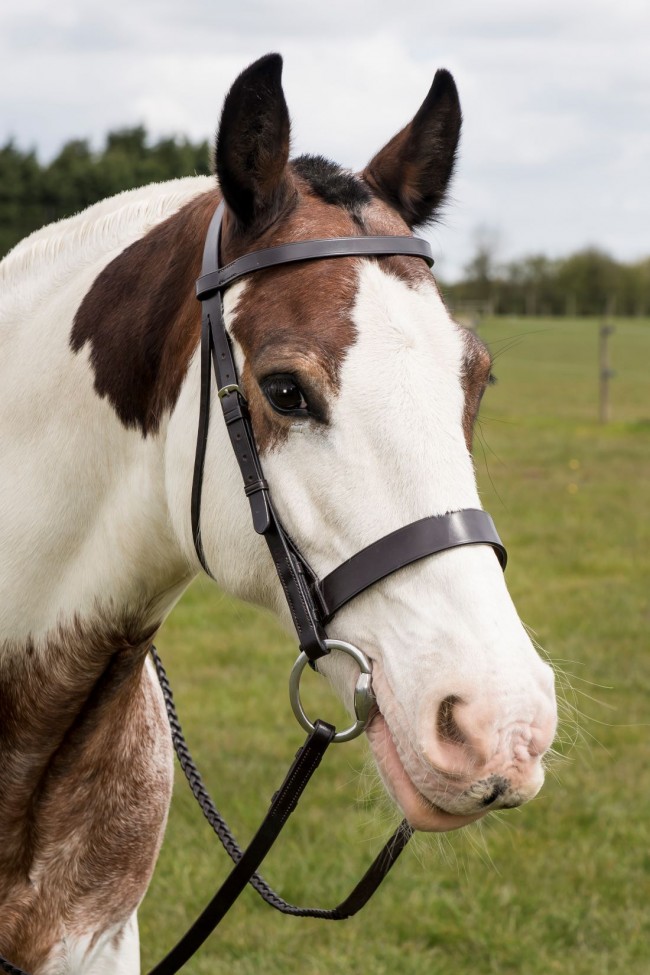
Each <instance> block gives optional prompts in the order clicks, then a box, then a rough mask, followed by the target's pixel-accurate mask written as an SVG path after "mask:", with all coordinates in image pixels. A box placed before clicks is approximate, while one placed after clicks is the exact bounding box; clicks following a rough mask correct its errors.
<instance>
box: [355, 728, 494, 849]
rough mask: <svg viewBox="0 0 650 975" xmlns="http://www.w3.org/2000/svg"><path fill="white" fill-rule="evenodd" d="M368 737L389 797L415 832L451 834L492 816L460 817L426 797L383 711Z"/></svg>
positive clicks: (481, 813) (475, 814) (480, 812)
mask: <svg viewBox="0 0 650 975" xmlns="http://www.w3.org/2000/svg"><path fill="white" fill-rule="evenodd" d="M366 734H367V735H368V741H369V742H370V747H371V749H372V752H373V756H374V758H375V762H376V763H377V768H378V769H379V774H380V775H381V778H382V780H383V783H384V785H385V787H386V789H387V791H388V793H389V794H390V796H391V797H392V799H393V800H394V801H395V803H396V804H397V805H398V806H399V807H400V809H401V810H402V812H403V813H404V816H405V818H406V819H407V821H408V822H409V823H410V825H411V826H412V827H413V828H414V829H419V830H421V831H423V832H429V833H431V832H434V833H444V832H449V831H450V830H452V829H460V828H461V827H462V826H468V825H469V824H470V823H474V822H476V820H477V819H480V818H481V817H482V816H485V815H486V813H487V812H488V810H487V809H482V810H481V811H479V812H475V813H472V814H471V815H465V816H462V815H457V814H456V813H450V812H447V811H446V810H445V809H443V808H441V807H440V806H437V805H435V803H433V802H432V801H431V800H430V799H428V798H427V797H426V796H425V795H423V794H422V793H421V792H420V790H419V789H418V788H417V787H416V786H415V784H414V783H413V781H412V780H411V778H410V776H409V774H408V772H407V771H406V769H405V768H404V765H403V763H402V760H401V758H400V756H399V752H398V750H397V746H396V745H395V741H394V739H393V736H392V734H391V731H390V728H389V727H388V722H387V721H386V719H385V718H384V716H383V714H382V713H381V711H380V710H377V711H376V712H375V715H374V717H373V718H372V719H371V721H370V724H369V725H368V727H367V729H366Z"/></svg>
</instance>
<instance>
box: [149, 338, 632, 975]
mask: <svg viewBox="0 0 650 975" xmlns="http://www.w3.org/2000/svg"><path fill="white" fill-rule="evenodd" d="M597 325H598V323H596V322H590V321H567V322H565V321H552V320H539V319H534V320H530V319H528V320H519V321H515V320H512V321H511V320H493V321H489V322H487V323H486V324H485V326H484V327H483V329H482V333H481V334H482V335H483V337H484V338H485V339H486V341H488V343H489V344H490V346H491V347H492V349H493V351H494V353H495V355H496V362H495V367H494V371H495V373H496V374H497V376H498V379H499V382H498V385H497V386H496V387H494V388H491V389H490V390H489V391H488V392H487V394H486V397H485V400H484V404H483V408H482V414H481V421H480V428H479V430H478V431H477V439H476V444H475V456H476V464H477V469H478V475H479V480H480V484H481V490H482V496H483V501H484V504H485V507H486V508H487V509H488V510H489V511H490V512H491V513H492V514H493V516H494V517H495V520H496V522H497V525H498V527H499V530H500V532H501V535H502V537H503V538H504V540H505V541H506V543H507V545H508V548H509V553H510V564H509V567H508V582H509V586H510V589H511V592H512V594H513V596H514V599H515V602H516V604H517V606H518V609H519V611H520V614H521V616H522V618H523V619H524V621H525V622H526V623H527V624H529V625H530V626H531V627H532V628H533V630H534V631H535V635H536V638H537V639H538V640H539V642H540V643H541V644H542V645H543V646H544V647H545V648H546V650H547V651H548V653H549V654H550V656H551V658H552V659H553V660H554V661H556V662H557V664H558V667H559V680H560V685H561V692H562V694H563V699H564V701H565V702H566V703H565V705H564V707H563V712H564V720H563V724H562V729H561V733H560V738H559V742H558V751H559V752H560V753H561V756H560V757H559V758H558V759H556V760H554V761H553V764H552V767H551V770H550V772H549V775H548V778H547V783H546V786H545V788H544V790H543V791H542V794H541V796H540V797H539V798H538V800H536V801H535V802H534V803H532V804H530V805H529V806H526V807H524V808H523V809H521V810H513V811H510V812H503V813H500V814H498V815H492V816H490V817H488V819H487V820H486V821H485V822H484V824H483V825H479V826H476V827H470V828H469V829H468V830H465V831H462V832H461V833H454V834H448V835H446V836H444V837H440V838H435V837H421V838H418V840H417V842H416V843H415V844H414V845H413V849H412V850H407V852H406V853H405V855H404V856H403V857H402V859H401V861H400V862H399V863H398V864H397V866H396V868H395V870H394V872H393V873H392V874H391V876H390V877H389V878H388V880H387V881H386V883H385V884H384V886H383V887H382V888H381V890H380V891H379V893H378V894H377V895H376V898H375V899H374V901H372V902H371V904H370V905H368V907H367V908H366V909H365V910H364V911H363V912H362V913H361V914H360V915H359V916H357V917H356V918H355V919H353V920H350V921H346V922H343V923H336V924H332V923H328V922H319V921H312V920H299V919H294V918H285V917H282V916H280V915H278V914H276V913H275V912H273V911H271V909H270V908H268V907H266V906H265V905H263V904H262V903H261V902H260V901H259V900H258V899H257V898H256V896H255V895H254V894H253V893H252V892H251V891H250V890H249V891H247V892H246V893H245V894H244V896H243V897H242V899H241V900H240V902H239V903H238V904H237V906H236V907H235V908H234V910H233V911H232V912H231V914H230V915H229V916H228V917H227V919H226V920H225V922H224V923H223V925H222V927H221V928H220V929H219V932H218V933H217V934H216V935H214V936H213V938H212V939H211V940H210V942H209V943H208V945H207V946H205V947H204V948H203V950H202V951H201V952H200V954H199V955H198V956H197V958H196V959H195V960H194V961H192V962H191V963H190V965H189V966H188V967H187V969H186V970H187V972H188V973H194V975H199V973H201V975H208V973H210V975H226V973H228V975H253V973H263V975H276V973H277V975H280V973H282V975H286V973H291V972H300V973H302V975H330V973H332V975H333V973H344V975H347V973H360V972H371V973H372V975H384V973H385V975H389V973H390V975H393V973H400V975H402V973H403V975H425V973H426V975H443V973H444V975H452V973H453V975H470V973H471V975H475V973H476V972H481V973H495V975H496V973H499V975H508V973H512V975H515V973H516V975H549V973H555V972H559V973H562V975H647V973H650V815H649V811H648V805H649V798H650V761H649V759H648V744H647V743H648V738H649V737H650V640H649V639H648V629H649V623H650V590H649V587H648V579H649V578H650V519H649V518H648V507H649V505H648V502H649V500H650V487H649V485H650V383H649V381H648V363H649V362H650V323H649V322H638V321H625V322H619V323H618V326H617V331H616V333H615V335H614V336H613V339H612V364H613V366H614V368H615V369H616V370H617V376H616V378H615V379H614V380H613V382H612V410H613V422H612V423H611V424H610V425H609V426H607V427H602V426H600V425H599V424H598V423H597V421H596V416H597ZM158 645H159V648H160V650H161V653H162V655H163V659H164V660H165V663H166V665H167V667H168V670H169V672H170V676H171V678H172V682H173V686H174V690H175V694H176V698H177V703H178V706H179V710H180V714H181V719H182V721H183V724H184V727H185V730H186V732H187V735H188V739H189V741H190V744H191V746H192V748H193V749H194V751H195V753H196V757H197V760H198V761H199V764H200V766H201V768H202V770H203V772H204V774H205V777H206V779H207V781H208V783H209V784H210V787H211V789H212V791H213V794H214V795H215V797H216V798H217V800H218V803H219V805H220V807H221V809H222V811H223V812H224V814H225V815H226V816H227V818H228V819H229V821H231V823H232V825H233V826H234V827H235V830H236V833H237V835H238V836H239V837H240V839H241V840H246V839H248V838H249V837H250V836H251V834H252V832H253V830H254V828H255V826H256V824H257V823H258V822H259V820H260V818H261V817H262V815H263V813H264V811H265V808H266V804H267V802H268V800H269V797H270V795H271V793H272V792H273V791H274V789H275V788H276V787H277V785H278V783H279V782H280V781H281V779H282V777H283V774H284V772H285V770H286V767H287V765H288V763H289V761H290V759H291V757H292V755H293V753H294V751H295V749H296V748H297V746H298V745H299V743H300V741H301V740H302V734H301V732H300V730H299V728H298V726H297V725H296V723H295V721H294V719H293V717H292V716H291V713H290V710H289V704H288V700H287V693H286V681H287V676H288V669H289V665H290V663H291V662H292V660H293V658H294V655H295V645H294V643H293V642H292V641H291V640H289V639H287V637H286V636H284V634H282V633H281V631H280V630H279V628H278V626H277V625H276V624H275V622H274V621H273V620H272V619H271V618H270V617H269V616H268V615H266V614H263V613H260V612H258V611H257V610H254V609H252V608H251V607H248V606H244V605H242V604H241V603H236V602H234V601H232V600H230V599H228V598H226V597H225V596H223V595H221V594H219V593H216V592H215V590H214V589H213V588H212V587H210V586H208V585H207V584H205V583H201V584H198V585H196V586H195V587H193V588H192V590H191V591H190V592H188V594H187V595H186V597H185V599H184V600H183V601H182V602H181V604H180V605H179V606H178V608H177V609H176V610H175V612H174V613H173V615H172V617H171V619H170V620H169V621H168V623H167V624H166V626H165V629H164V632H163V633H162V635H161V637H160V639H159V641H158ZM316 681H317V678H315V677H314V678H313V679H312V683H313V684H314V685H315V684H316ZM312 695H313V696H312V700H315V699H316V698H318V701H319V705H320V707H321V709H322V711H323V714H324V716H326V715H328V714H330V713H332V711H331V709H332V708H333V707H335V705H334V704H333V703H332V702H331V698H330V697H329V696H328V694H327V692H326V691H325V690H324V689H318V690H314V691H313V692H312ZM312 706H313V707H314V708H316V707H317V705H316V704H315V703H314V704H313V705H312ZM576 708H577V709H578V711H577V712H576V710H575V709H576ZM327 709H330V710H329V711H328V710H327ZM366 758H367V755H366V751H365V747H364V745H363V744H362V743H361V742H355V743H354V744H350V745H346V746H345V747H343V748H337V749H332V750H331V752H330V754H329V755H328V756H327V760H326V761H325V763H324V765H323V766H322V768H321V770H320V771H319V773H318V776H317V777H316V779H315V780H314V782H313V784H312V786H310V789H309V790H308V792H307V794H306V796H305V798H304V799H303V802H302V804H301V807H300V809H299V811H298V813H297V814H296V815H295V816H294V818H293V819H292V821H291V822H290V824H289V826H288V827H287V831H286V833H285V834H284V835H283V838H282V839H281V841H280V842H279V844H278V846H277V848H276V849H275V850H274V851H273V852H272V854H271V855H270V856H269V858H268V860H267V863H266V864H265V867H264V870H263V873H264V874H265V876H267V878H268V879H269V880H270V881H271V883H273V884H274V885H277V887H278V888H279V890H280V891H281V892H283V893H284V894H285V895H286V896H287V897H289V898H293V899H296V900H297V901H298V902H300V903H309V904H317V905H319V906H321V905H322V906H329V905H332V904H334V903H335V902H336V901H337V899H340V898H341V897H342V896H343V895H344V894H346V893H347V892H348V890H349V889H350V888H351V887H352V886H353V884H354V883H355V882H356V880H357V879H358V877H359V876H360V875H361V873H362V872H363V870H364V868H365V866H366V865H367V864H368V862H369V861H370V859H371V858H372V856H373V855H374V853H375V852H376V850H377V849H378V848H379V846H380V845H381V843H382V841H383V838H384V837H385V836H386V835H387V833H388V831H389V829H390V828H391V826H392V825H393V824H394V823H395V822H396V818H395V815H394V813H393V812H392V811H391V810H390V808H389V807H388V806H387V804H386V801H385V800H384V799H383V797H382V796H381V793H380V790H379V789H378V788H377V787H376V783H375V781H374V777H373V776H372V774H371V773H369V772H367V771H366V772H365V773H363V768H364V763H365V762H366ZM360 773H362V774H360ZM217 847H218V844H217V842H216V840H213V838H212V837H211V835H210V831H209V829H208V827H207V826H206V825H205V823H204V822H203V821H202V819H201V817H200V815H199V813H198V809H196V808H195V807H194V804H193V801H192V800H191V797H190V795H189V790H187V788H186V787H185V784H184V782H181V781H180V779H179V780H178V785H177V790H176V795H175V797H174V803H173V808H172V813H171V817H170V823H169V828H168V831H167V837H166V840H165V844H164V848H163V851H162V855H161V858H160V861H159V865H158V868H157V870H156V875H155V877H154V880H153V883H152V886H151V889H150V893H149V895H148V896H147V899H146V901H145V903H144V905H143V908H142V910H141V915H140V917H141V934H142V944H143V964H144V966H145V968H144V970H145V971H146V970H147V967H150V966H151V965H152V964H153V962H154V961H157V960H158V958H159V957H160V956H161V954H163V953H164V952H165V950H166V949H168V948H169V947H170V946H171V945H172V944H173V943H174V942H175V940H176V938H177V937H178V936H179V935H180V933H181V932H182V931H183V930H184V929H185V927H186V925H187V923H188V921H189V920H190V919H193V917H194V915H195V914H196V913H197V912H198V911H199V910H200V909H201V908H202V907H203V906H204V904H205V903H206V902H207V900H208V899H209V897H210V896H211V895H212V893H213V892H214V890H215V889H216V887H217V885H218V884H219V882H220V881H221V879H222V878H223V877H224V876H225V872H226V866H227V864H226V857H225V854H223V853H222V851H221V850H220V849H218V848H217Z"/></svg>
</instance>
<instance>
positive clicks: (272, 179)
mask: <svg viewBox="0 0 650 975" xmlns="http://www.w3.org/2000/svg"><path fill="white" fill-rule="evenodd" d="M290 129H291V123H290V120H289V111H288V109H287V103H286V101H285V98H284V92H283V90H282V58H281V57H280V55H279V54H267V55H265V56H264V57H263V58H260V59H259V61H255V62H254V63H253V64H251V65H250V67H248V68H246V70H245V71H242V73H241V74H240V75H239V77H238V78H237V80H236V81H235V83H234V84H233V86H232V88H231V89H230V91H229V92H228V94H227V95H226V100H225V102H224V105H223V110H222V112H221V121H220V123H219V130H218V132H217V145H216V169H217V176H218V179H219V184H220V186H221V190H222V192H223V195H224V199H225V201H226V204H227V205H228V207H229V208H230V210H231V211H232V213H233V214H234V216H235V218H236V220H237V223H238V224H239V225H240V227H241V228H242V229H244V228H250V227H251V226H252V225H254V224H257V223H260V222H263V223H270V222H271V221H272V220H273V219H274V218H275V217H276V216H277V214H278V212H279V211H280V210H281V209H282V206H283V204H284V203H285V201H286V197H287V190H288V188H289V181H288V179H287V176H286V165H287V160H288V158H289V136H290Z"/></svg>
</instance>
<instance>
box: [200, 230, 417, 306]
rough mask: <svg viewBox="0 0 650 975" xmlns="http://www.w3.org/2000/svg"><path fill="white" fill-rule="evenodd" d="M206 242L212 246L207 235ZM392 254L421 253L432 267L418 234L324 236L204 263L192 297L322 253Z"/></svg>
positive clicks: (205, 295) (319, 255)
mask: <svg viewBox="0 0 650 975" xmlns="http://www.w3.org/2000/svg"><path fill="white" fill-rule="evenodd" d="M206 245H207V246H212V241H211V240H210V239H209V237H208V239H207V240H206ZM207 246H206V251H207ZM393 254H402V255H405V256H407V257H421V258H423V259H424V260H425V261H426V262H427V264H428V265H429V267H433V263H434V261H433V255H432V253H431V247H430V245H429V244H428V242H427V241H426V240H422V238H421V237H325V238H323V239H322V240H301V241H296V242H295V243H293V244H279V245H278V246H277V247H264V248H262V249H260V250H257V251H251V252H250V253H249V254H244V256H243V257H238V258H237V260H236V261H232V262H231V263H230V264H226V266H225V267H223V268H217V269H215V270H212V271H210V270H207V269H206V266H205V264H204V266H203V273H202V275H201V277H200V278H199V279H198V281H197V282H196V297H197V298H199V299H200V300H201V301H203V300H204V299H205V298H207V297H208V295H210V294H212V293H213V292H214V291H217V290H219V289H221V288H225V287H226V286H227V285H229V284H232V282H233V281H236V280H237V278H241V277H242V276H243V275H244V274H250V273H251V272H252V271H261V270H263V269H264V268H267V267H277V266H278V264H294V263H296V262H298V261H314V260H316V259H319V258H323V257H381V256H382V255H383V256H387V255H393Z"/></svg>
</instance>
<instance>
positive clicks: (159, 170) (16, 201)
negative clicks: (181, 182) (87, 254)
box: [0, 125, 210, 258]
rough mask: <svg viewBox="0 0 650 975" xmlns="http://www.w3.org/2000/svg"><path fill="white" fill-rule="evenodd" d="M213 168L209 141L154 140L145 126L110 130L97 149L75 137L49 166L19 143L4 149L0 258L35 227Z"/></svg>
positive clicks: (0, 163)
mask: <svg viewBox="0 0 650 975" xmlns="http://www.w3.org/2000/svg"><path fill="white" fill-rule="evenodd" d="M209 172H210V152H209V149H208V144H207V142H200V143H197V144H193V143H192V142H190V141H188V140H187V139H177V138H169V139H160V140H159V141H157V142H150V141H149V140H148V138H147V133H146V130H145V129H144V127H143V126H141V125H139V126H135V127H134V128H124V129H118V130H116V131H113V132H109V134H108V136H107V137H106V140H105V144H104V146H103V148H102V149H101V150H100V151H98V152H95V151H93V150H92V149H91V147H90V144H89V143H88V141H87V140H86V139H73V140H71V141H69V142H66V144H65V145H64V146H63V148H62V149H61V151H60V152H59V153H58V155H57V156H56V157H55V158H54V159H52V161H51V162H50V163H48V164H47V165H42V164H41V163H40V162H39V160H38V158H37V156H36V153H35V152H34V151H23V150H21V149H19V148H18V147H17V146H16V145H15V144H14V143H13V141H9V142H7V143H6V144H5V145H4V146H3V147H2V148H0V258H1V257H4V255H5V254H6V253H7V251H9V250H10V249H11V248H12V247H13V246H14V244H16V243H17V242H18V241H19V240H21V239H22V238H23V237H25V236H27V234H30V233H31V232H32V231H33V230H37V229H38V228H39V227H43V226H44V225H45V224H48V223H51V222H52V221H53V220H59V219H60V218H61V217H69V216H72V214H74V213H78V212H79V210H83V209H84V208H85V207H87V206H90V205H91V204H92V203H97V202H98V201H99V200H103V199H104V198H105V197H107V196H113V194H115V193H119V192H121V191H122V190H129V189H133V188H135V187H137V186H145V185H146V184H147V183H153V182H159V181H161V180H166V179H173V178H174V177H177V176H194V175H202V174H206V173H209Z"/></svg>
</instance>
